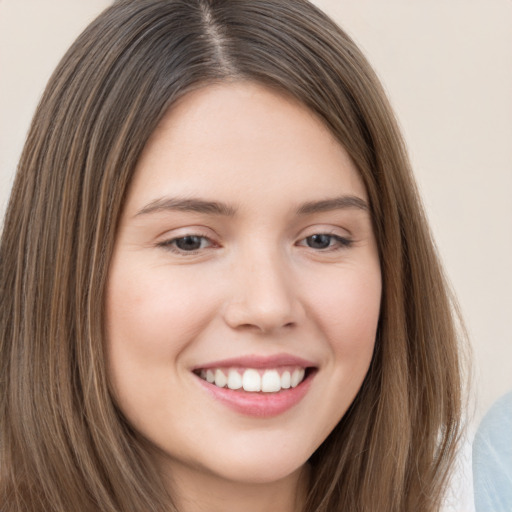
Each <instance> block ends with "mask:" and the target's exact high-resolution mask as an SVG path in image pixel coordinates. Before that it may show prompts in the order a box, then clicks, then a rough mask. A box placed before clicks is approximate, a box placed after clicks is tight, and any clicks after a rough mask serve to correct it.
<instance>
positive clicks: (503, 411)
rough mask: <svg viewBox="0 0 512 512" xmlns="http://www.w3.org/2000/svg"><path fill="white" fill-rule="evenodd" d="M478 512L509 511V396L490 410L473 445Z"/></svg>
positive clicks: (511, 504)
mask: <svg viewBox="0 0 512 512" xmlns="http://www.w3.org/2000/svg"><path fill="white" fill-rule="evenodd" d="M473 482H474V490H475V507H476V510H477V512H502V511H503V512H510V511H511V510H512V392H510V393H507V394H506V395H504V396H502V397H501V398H500V399H499V400H498V401H496V402H495V403H494V404H493V406H492V407H491V408H490V409H489V411H488V412H487V414H486V415H485V417H484V419H483V420H482V422H481V423H480V426H479V427H478V430H477V433H476V435H475V439H474V442H473Z"/></svg>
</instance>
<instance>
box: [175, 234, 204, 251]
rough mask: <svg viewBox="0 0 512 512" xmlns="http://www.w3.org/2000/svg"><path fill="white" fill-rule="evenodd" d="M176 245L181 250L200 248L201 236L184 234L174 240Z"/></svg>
mask: <svg viewBox="0 0 512 512" xmlns="http://www.w3.org/2000/svg"><path fill="white" fill-rule="evenodd" d="M176 245H177V247H178V248H179V249H181V250H183V251H195V250H196V249H200V248H201V237H199V236H194V235H190V236H184V237H183V238H178V239H177V240H176Z"/></svg>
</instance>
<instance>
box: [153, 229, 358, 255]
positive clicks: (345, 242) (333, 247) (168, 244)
mask: <svg viewBox="0 0 512 512" xmlns="http://www.w3.org/2000/svg"><path fill="white" fill-rule="evenodd" d="M313 237H328V238H329V245H328V246H327V247H323V248H318V247H317V248H315V247H311V246H308V245H305V244H306V243H307V242H308V240H309V241H310V242H311V241H312V239H313ZM187 238H188V239H196V240H197V239H199V240H200V247H199V248H197V249H193V250H190V251H188V250H185V249H181V248H179V247H178V246H177V243H179V241H183V240H186V239H187ZM204 241H207V242H208V245H207V246H206V247H204V246H202V245H203V242H204ZM333 241H334V242H335V243H334V244H333V243H332V242H333ZM302 242H304V243H302ZM296 245H298V246H301V247H309V248H310V249H313V250H315V251H318V252H331V251H332V252H334V251H340V250H343V249H348V248H350V247H351V246H352V245H353V240H351V239H349V238H346V237H341V236H338V235H334V234H332V233H314V234H312V235H309V236H307V237H305V238H303V239H301V240H299V242H297V244H296ZM216 246H217V245H216V244H215V242H213V241H212V240H211V239H210V238H208V237H207V236H203V235H194V234H188V235H185V236H180V237H176V238H172V239H170V240H165V241H163V242H160V243H159V244H158V247H162V248H163V249H166V250H168V251H171V252H173V253H175V254H179V255H181V256H193V255H195V254H198V253H199V252H200V251H201V250H202V249H209V248H212V247H213V248H214V247H216ZM217 247H218V246H217Z"/></svg>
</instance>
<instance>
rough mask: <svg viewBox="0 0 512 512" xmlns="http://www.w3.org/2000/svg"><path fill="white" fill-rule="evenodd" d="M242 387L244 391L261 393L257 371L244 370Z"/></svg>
mask: <svg viewBox="0 0 512 512" xmlns="http://www.w3.org/2000/svg"><path fill="white" fill-rule="evenodd" d="M242 385H243V388H244V391H261V377H260V374H259V373H258V372H257V370H245V372H244V376H243V377H242Z"/></svg>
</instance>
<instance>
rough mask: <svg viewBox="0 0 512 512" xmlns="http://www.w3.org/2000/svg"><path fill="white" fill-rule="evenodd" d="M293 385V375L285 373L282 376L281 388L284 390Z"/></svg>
mask: <svg viewBox="0 0 512 512" xmlns="http://www.w3.org/2000/svg"><path fill="white" fill-rule="evenodd" d="M291 385H292V381H291V375H290V372H289V371H285V372H284V373H283V375H281V387H282V388H283V389H288V388H289V387H290V386H291Z"/></svg>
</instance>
